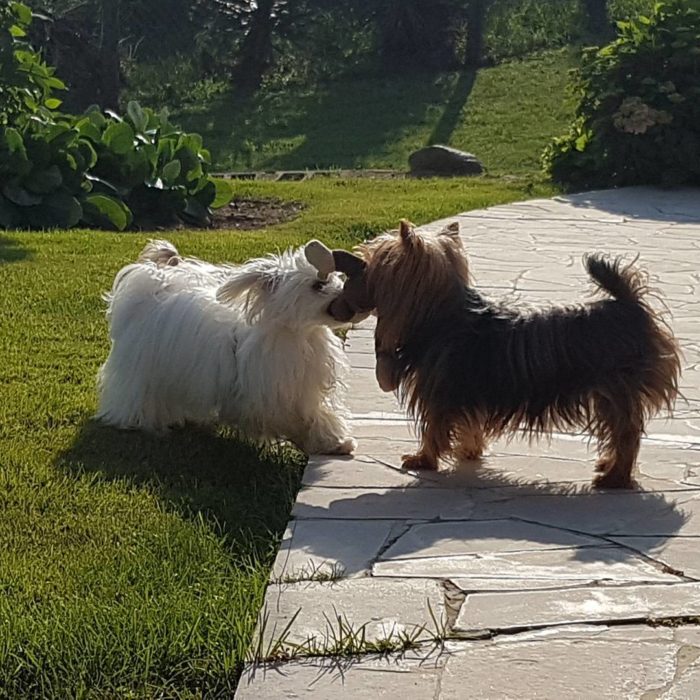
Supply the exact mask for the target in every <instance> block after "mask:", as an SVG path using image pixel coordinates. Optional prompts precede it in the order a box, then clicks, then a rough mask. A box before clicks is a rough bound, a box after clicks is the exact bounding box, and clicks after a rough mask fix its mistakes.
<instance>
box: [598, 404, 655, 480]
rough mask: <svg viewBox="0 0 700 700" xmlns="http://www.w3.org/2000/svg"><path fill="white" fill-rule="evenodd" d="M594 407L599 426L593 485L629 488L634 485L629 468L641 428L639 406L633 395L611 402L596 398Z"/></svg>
mask: <svg viewBox="0 0 700 700" xmlns="http://www.w3.org/2000/svg"><path fill="white" fill-rule="evenodd" d="M623 396H624V394H623ZM595 410H596V414H597V416H596V417H597V422H598V424H599V426H600V430H599V431H598V432H599V435H598V438H599V440H600V446H599V450H600V458H599V460H598V462H597V464H596V466H595V470H596V472H598V474H597V476H596V477H595V478H594V479H593V485H594V486H596V487H597V488H601V489H631V488H633V487H634V485H635V482H634V479H633V478H632V471H633V469H634V466H635V464H636V462H637V455H638V454H639V446H640V442H641V438H642V432H643V428H644V422H643V419H642V412H641V407H640V406H639V405H638V403H637V401H635V400H634V398H629V397H625V398H623V399H622V400H621V401H619V402H618V401H615V402H613V401H610V400H609V399H607V398H602V397H600V398H598V399H596V402H595Z"/></svg>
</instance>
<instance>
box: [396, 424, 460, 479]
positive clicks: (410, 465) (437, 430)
mask: <svg viewBox="0 0 700 700" xmlns="http://www.w3.org/2000/svg"><path fill="white" fill-rule="evenodd" d="M449 450H450V426H449V423H447V422H443V421H431V422H430V423H429V424H428V427H427V429H426V430H425V432H424V433H423V436H422V438H421V444H420V449H419V450H418V452H416V454H413V455H403V457H402V458H401V459H402V460H403V464H402V465H401V466H402V467H403V468H404V469H430V470H433V471H435V470H437V468H438V463H439V460H440V457H441V455H443V454H445V453H447V452H449Z"/></svg>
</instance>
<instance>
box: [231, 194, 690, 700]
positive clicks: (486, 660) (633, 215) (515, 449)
mask: <svg viewBox="0 0 700 700" xmlns="http://www.w3.org/2000/svg"><path fill="white" fill-rule="evenodd" d="M451 220H459V221H460V223H461V225H462V236H463V238H464V241H465V245H466V249H467V251H468V254H469V257H470V260H471V265H472V270H473V272H474V275H475V277H476V281H477V284H478V285H479V286H480V287H481V288H482V289H485V290H486V291H487V292H488V293H489V294H491V295H492V296H505V297H508V298H511V299H521V300H523V301H529V302H533V303H550V302H551V303H565V302H575V301H577V300H580V299H582V298H583V297H584V296H585V295H586V293H587V291H588V290H589V288H590V287H589V284H588V282H587V280H586V276H585V273H584V271H583V267H582V265H581V257H582V255H583V254H584V253H586V252H591V251H595V250H602V251H605V252H610V253H615V254H623V255H625V256H626V257H628V258H629V259H632V258H633V257H634V256H635V255H639V264H640V265H643V266H644V267H645V268H647V269H648V270H649V272H650V273H651V275H652V277H653V278H654V280H655V286H657V287H658V288H659V290H660V291H661V292H662V294H663V296H664V298H665V300H666V303H667V305H668V307H669V309H670V311H671V313H672V317H671V318H670V321H671V325H672V327H673V329H674V331H675V332H676V334H677V336H678V338H679V339H680V341H681V343H682V346H683V352H684V373H683V378H682V382H681V386H682V391H683V394H684V400H681V401H679V403H678V406H677V410H676V413H675V415H674V416H673V417H672V418H668V417H659V418H657V419H655V420H653V421H652V422H651V423H650V424H649V425H648V435H647V437H646V438H645V440H644V444H643V447H642V451H641V456H640V473H639V474H638V475H637V478H638V481H639V485H640V488H639V489H638V490H635V491H632V492H629V491H627V492H596V491H592V490H591V488H590V486H589V484H590V481H591V478H592V475H593V461H594V458H595V453H594V448H595V446H594V445H589V444H588V442H587V440H586V439H585V438H582V437H580V436H575V435H555V436H554V437H553V439H552V440H551V442H540V443H535V444H532V445H530V444H528V443H527V442H526V441H523V442H519V441H513V442H510V443H505V442H499V443H496V444H494V445H493V446H492V448H491V450H490V452H489V454H488V455H487V456H486V457H485V459H484V460H483V461H482V463H481V464H479V465H478V466H471V467H468V466H467V467H461V468H459V469H458V470H448V469H446V470H445V471H441V472H439V473H437V474H435V473H431V474H420V473H407V472H404V471H402V470H401V468H400V467H401V455H402V454H404V453H406V452H410V451H411V450H412V449H413V446H414V445H415V442H416V439H415V436H414V434H413V433H412V430H411V426H410V424H409V423H408V422H407V420H406V418H405V415H404V414H403V412H402V411H401V409H400V407H399V406H398V405H397V403H396V400H395V398H394V397H393V396H392V395H388V394H383V393H382V392H381V391H380V390H379V388H378V387H377V385H376V382H375V380H374V369H373V368H374V354H373V338H372V336H373V330H372V323H371V322H367V323H366V324H363V325H362V326H361V327H360V328H357V329H355V330H353V331H352V332H351V333H350V334H349V337H348V342H347V350H348V353H349V356H350V360H351V363H352V366H353V374H352V386H351V399H350V405H351V409H352V411H353V423H354V428H355V435H356V436H357V438H358V441H359V448H358V451H357V454H356V455H355V456H354V457H352V458H331V457H314V458H312V459H310V460H309V464H308V466H307V468H306V472H305V475H304V481H303V488H302V490H301V491H300V492H299V495H298V498H297V502H296V505H295V506H294V510H293V512H292V519H291V521H290V523H289V527H288V529H287V532H286V534H285V536H284V541H283V543H282V546H281V548H280V551H279V554H278V556H277V560H276V562H275V566H274V569H273V571H272V577H271V582H270V585H269V588H268V591H267V597H266V602H265V607H264V610H263V611H262V612H261V622H260V625H259V633H258V638H257V639H256V641H255V643H254V649H255V650H256V652H257V653H258V655H260V656H262V657H269V659H270V660H268V661H267V662H262V661H258V662H256V663H251V664H249V665H248V666H247V667H246V669H245V671H244V674H243V677H242V679H241V683H240V685H239V689H238V693H237V696H236V697H238V698H240V699H241V700H248V699H251V700H252V699H253V698H255V699H256V700H263V699H264V698H275V699H278V698H320V699H322V698H330V697H332V696H334V695H335V694H338V693H342V697H343V698H358V699H359V698H366V697H371V696H372V695H374V696H377V697H381V698H400V699H401V700H408V699H409V698H410V699H412V698H418V699H420V698H430V699H431V700H432V699H433V698H435V699H439V700H447V699H448V698H468V697H474V698H510V697H512V698H516V697H517V698H524V697H526V698H530V697H537V698H552V699H554V698H563V697H566V698H588V699H590V698H608V697H609V698H644V700H652V699H655V698H663V699H666V698H668V699H670V698H695V697H700V626H698V623H699V622H700V191H698V190H668V191H666V190H658V189H650V188H630V189H624V190H617V191H612V190H611V191H603V192H592V193H587V194H581V195H575V196H569V197H558V198H555V199H552V200H538V201H531V202H524V203H520V204H511V205H508V206H500V207H493V208H491V209H487V210H483V211H474V212H469V213H467V214H463V215H460V216H457V217H452V218H451V219H450V221H451ZM441 223H442V222H435V223H434V224H431V225H429V226H426V227H424V228H425V229H426V230H427V229H436V228H438V227H439V226H440V225H441ZM379 652H383V653H379ZM309 655H313V656H312V657H311V658H309ZM370 694H371V695H370Z"/></svg>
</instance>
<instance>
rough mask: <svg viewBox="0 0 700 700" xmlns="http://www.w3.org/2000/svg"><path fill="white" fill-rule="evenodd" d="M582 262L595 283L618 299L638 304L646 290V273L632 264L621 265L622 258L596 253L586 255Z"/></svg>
mask: <svg viewBox="0 0 700 700" xmlns="http://www.w3.org/2000/svg"><path fill="white" fill-rule="evenodd" d="M583 264H584V265H585V267H586V270H587V271H588V274H589V275H590V276H591V279H592V280H593V281H594V282H595V283H596V285H597V286H598V287H599V288H600V289H602V290H603V291H605V292H607V293H608V294H610V296H611V297H613V298H614V299H617V300H618V301H627V302H630V303H632V304H638V303H639V302H640V301H641V300H642V297H643V296H644V295H645V294H646V293H647V291H648V285H647V279H646V275H644V274H643V273H642V272H640V271H639V270H638V269H636V268H635V267H634V264H630V265H626V266H623V262H622V258H612V259H611V258H608V257H606V256H604V255H601V254H599V253H596V254H592V255H586V256H585V257H584V259H583Z"/></svg>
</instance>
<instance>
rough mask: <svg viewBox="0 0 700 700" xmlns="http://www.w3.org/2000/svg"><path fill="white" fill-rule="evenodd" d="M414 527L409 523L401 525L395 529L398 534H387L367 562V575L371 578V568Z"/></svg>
mask: <svg viewBox="0 0 700 700" xmlns="http://www.w3.org/2000/svg"><path fill="white" fill-rule="evenodd" d="M413 527H415V525H413V524H409V523H403V524H402V525H401V526H399V527H397V530H398V532H397V533H396V534H394V535H391V534H389V535H388V536H387V538H386V539H385V540H384V542H383V543H382V545H381V547H379V549H378V550H377V553H376V554H375V555H374V557H373V558H372V559H371V560H370V562H369V566H368V568H369V572H370V573H369V575H370V577H372V568H373V567H374V565H375V564H377V563H378V562H379V560H380V559H381V557H382V555H383V554H384V553H385V552H386V551H388V550H389V549H390V548H391V547H393V546H394V545H395V544H396V543H397V542H398V541H399V540H400V539H401V538H402V537H403V536H404V535H406V534H407V533H408V532H410V530H411V528H413Z"/></svg>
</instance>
